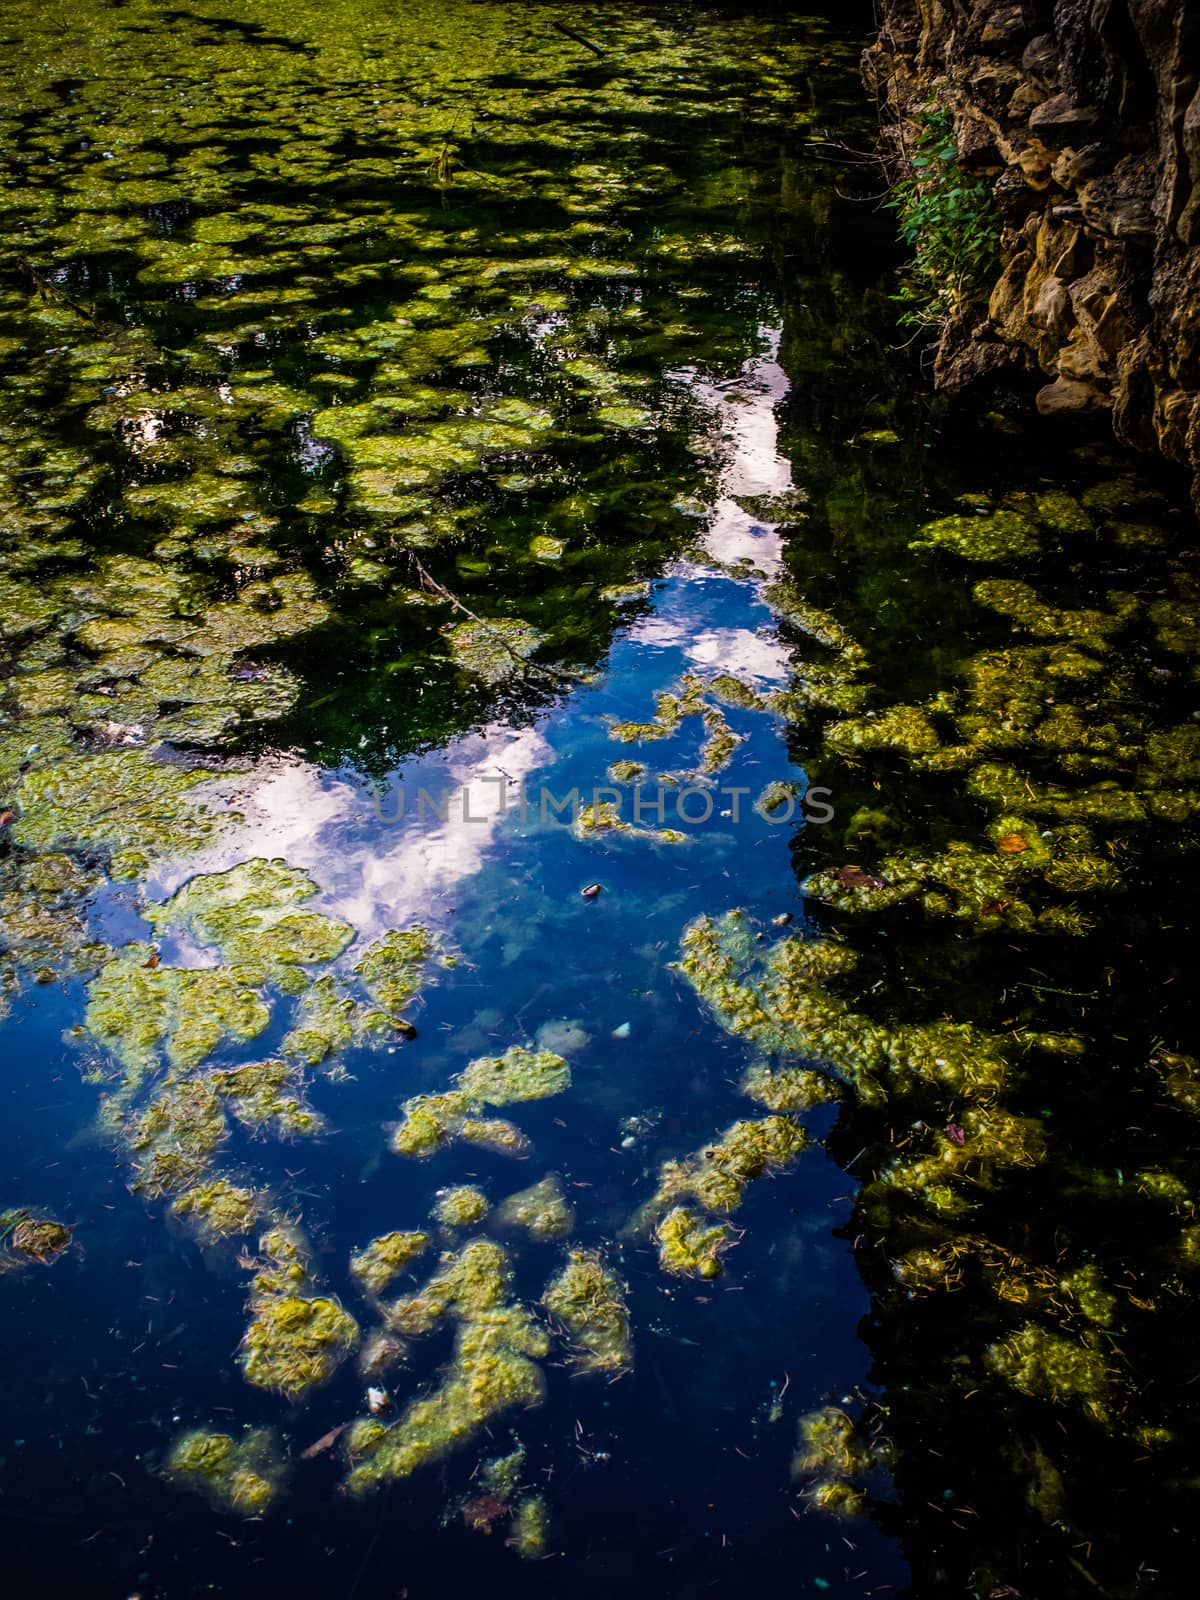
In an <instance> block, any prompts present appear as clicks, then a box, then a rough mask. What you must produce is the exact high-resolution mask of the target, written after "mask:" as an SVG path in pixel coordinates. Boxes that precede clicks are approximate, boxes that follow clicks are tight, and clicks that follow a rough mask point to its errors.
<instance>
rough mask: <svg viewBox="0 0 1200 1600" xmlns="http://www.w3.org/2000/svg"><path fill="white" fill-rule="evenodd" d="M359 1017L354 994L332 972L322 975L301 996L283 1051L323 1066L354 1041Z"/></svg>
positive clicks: (282, 1046) (282, 1047)
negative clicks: (333, 976) (332, 975)
mask: <svg viewBox="0 0 1200 1600" xmlns="http://www.w3.org/2000/svg"><path fill="white" fill-rule="evenodd" d="M358 1021H359V1018H358V1014H357V1007H356V1006H355V1003H354V1000H353V998H352V997H351V996H350V995H348V994H346V993H345V992H344V991H343V990H342V989H341V988H340V987H339V986H338V984H337V982H336V981H335V979H334V978H332V977H330V976H328V975H327V976H325V977H324V978H318V979H317V981H316V982H315V983H311V984H309V986H308V988H307V989H305V991H304V993H303V994H302V995H301V996H300V1001H299V1004H298V1005H297V1007H296V1015H295V1018H294V1020H293V1022H292V1026H291V1027H290V1028H289V1029H288V1031H287V1034H286V1036H285V1037H284V1040H283V1043H282V1044H281V1045H280V1046H279V1049H280V1052H281V1054H283V1055H285V1056H292V1057H294V1058H296V1059H297V1060H299V1061H303V1062H305V1063H306V1064H307V1065H308V1066H310V1067H316V1066H319V1065H320V1063H321V1062H322V1061H324V1060H326V1058H327V1057H329V1056H331V1055H333V1054H334V1053H335V1052H336V1051H338V1050H344V1049H345V1048H346V1046H347V1045H349V1044H352V1043H353V1042H354V1038H355V1029H356V1024H357V1023H358Z"/></svg>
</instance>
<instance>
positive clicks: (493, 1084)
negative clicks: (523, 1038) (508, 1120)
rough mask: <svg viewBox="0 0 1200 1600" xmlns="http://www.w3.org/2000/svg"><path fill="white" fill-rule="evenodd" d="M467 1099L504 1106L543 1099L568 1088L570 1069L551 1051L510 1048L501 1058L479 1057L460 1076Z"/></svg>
mask: <svg viewBox="0 0 1200 1600" xmlns="http://www.w3.org/2000/svg"><path fill="white" fill-rule="evenodd" d="M458 1081H459V1084H460V1086H461V1089H462V1092H463V1093H464V1094H465V1095H466V1096H467V1098H468V1099H469V1100H473V1101H479V1102H481V1103H482V1104H484V1105H491V1106H506V1105H511V1104H514V1103H516V1102H519V1101H522V1100H545V1099H548V1098H549V1097H550V1096H551V1095H556V1094H562V1093H563V1091H564V1090H565V1089H569V1088H570V1086H571V1069H570V1067H569V1066H568V1065H567V1063H566V1062H565V1061H564V1060H563V1058H562V1056H558V1055H555V1054H554V1052H553V1051H552V1050H527V1049H526V1048H525V1047H524V1046H523V1045H519V1044H514V1045H511V1046H510V1047H509V1048H508V1049H507V1050H506V1051H505V1052H504V1054H503V1055H502V1056H480V1057H478V1058H477V1059H476V1060H474V1061H472V1062H471V1064H470V1065H469V1066H468V1067H467V1069H466V1071H465V1072H463V1073H462V1074H461V1076H460V1077H459V1080H458Z"/></svg>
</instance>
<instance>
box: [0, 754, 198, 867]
mask: <svg viewBox="0 0 1200 1600" xmlns="http://www.w3.org/2000/svg"><path fill="white" fill-rule="evenodd" d="M216 776H217V774H215V773H213V772H211V771H209V770H207V769H205V768H202V767H198V768H190V769H189V768H187V767H182V766H175V765H173V764H168V763H166V762H163V761H158V760H156V759H155V758H154V756H153V755H152V754H151V753H150V752H149V751H148V750H143V749H137V748H129V749H120V750H102V751H98V752H95V753H87V752H83V751H71V752H70V753H69V755H68V756H67V758H66V759H64V760H61V761H56V762H54V763H53V764H50V765H46V766H44V767H35V768H34V769H33V770H32V771H31V772H28V773H26V774H25V775H24V777H22V778H21V780H20V783H19V785H18V787H17V789H16V794H15V798H16V799H17V800H18V801H19V803H20V815H19V817H18V818H17V819H16V820H15V821H14V822H13V824H12V828H11V831H12V837H13V840H14V842H16V843H19V844H23V845H27V846H29V847H30V848H31V849H34V850H38V851H45V850H49V849H51V848H53V847H54V846H55V845H56V844H59V843H64V844H77V845H78V844H88V845H107V846H110V847H112V848H113V849H120V850H125V851H129V850H141V851H145V852H148V853H153V854H161V853H164V852H175V851H180V850H193V849H196V848H198V847H199V846H200V845H201V844H204V843H206V842H207V840H208V839H209V838H210V837H211V836H212V834H213V833H214V832H215V831H216V830H217V828H219V827H220V826H221V822H222V818H221V817H220V814H219V813H216V814H210V813H209V812H208V811H207V810H205V809H204V807H203V805H202V804H200V803H199V797H198V796H197V794H196V792H195V791H196V789H197V788H198V786H199V785H201V784H204V783H212V781H213V780H214V778H215V777H216ZM225 776H228V774H225Z"/></svg>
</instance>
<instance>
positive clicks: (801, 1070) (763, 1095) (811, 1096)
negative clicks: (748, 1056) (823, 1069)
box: [742, 1062, 839, 1111]
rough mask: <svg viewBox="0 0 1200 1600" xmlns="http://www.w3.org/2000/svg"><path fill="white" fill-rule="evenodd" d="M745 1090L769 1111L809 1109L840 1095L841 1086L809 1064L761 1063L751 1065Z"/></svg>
mask: <svg viewBox="0 0 1200 1600" xmlns="http://www.w3.org/2000/svg"><path fill="white" fill-rule="evenodd" d="M742 1093H743V1094H744V1095H748V1096H749V1098H750V1099H751V1100H757V1102H758V1103H759V1105H760V1106H765V1107H766V1108H767V1110H768V1111H807V1110H808V1109H809V1107H810V1106H819V1105H822V1104H824V1103H825V1102H826V1101H829V1100H836V1099H837V1098H838V1096H839V1090H838V1086H837V1085H836V1084H835V1083H832V1082H831V1081H830V1080H829V1079H828V1078H827V1077H825V1075H824V1074H823V1073H820V1072H813V1071H811V1070H810V1069H809V1068H807V1067H776V1068H775V1070H774V1071H772V1070H771V1068H770V1067H767V1066H764V1065H763V1064H762V1063H761V1062H760V1063H756V1064H755V1065H754V1066H752V1067H747V1069H746V1073H745V1076H744V1077H743V1078H742Z"/></svg>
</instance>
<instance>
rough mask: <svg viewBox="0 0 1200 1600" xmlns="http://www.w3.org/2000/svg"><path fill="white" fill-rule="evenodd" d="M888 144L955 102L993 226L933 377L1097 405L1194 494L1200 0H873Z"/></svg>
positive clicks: (872, 66) (1198, 417) (897, 145)
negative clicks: (939, 105)
mask: <svg viewBox="0 0 1200 1600" xmlns="http://www.w3.org/2000/svg"><path fill="white" fill-rule="evenodd" d="M878 16H879V23H880V27H879V34H878V37H877V39H876V41H875V43H874V44H873V45H872V46H871V48H870V49H869V50H868V51H867V52H866V54H865V57H864V70H865V76H866V80H867V83H868V87H869V88H870V89H871V90H872V91H873V92H874V93H875V94H876V96H877V97H878V100H879V105H880V116H881V126H882V128H883V135H884V141H885V152H886V154H887V156H888V159H889V162H890V164H891V165H892V167H893V169H894V170H895V171H896V172H898V173H899V172H902V171H903V170H904V169H905V164H906V157H907V152H908V151H909V150H911V148H912V143H913V139H914V137H915V132H916V127H917V122H916V120H915V119H916V118H917V117H918V116H919V113H920V110H921V108H922V107H925V106H928V105H930V104H931V103H932V102H934V101H936V100H941V101H943V102H944V103H946V104H948V105H949V106H950V107H951V108H952V109H953V111H954V116H955V129H956V135H957V141H958V147H959V153H960V164H961V166H962V167H963V169H964V171H966V172H969V173H972V174H977V175H981V176H984V177H986V178H988V179H989V181H991V182H992V183H993V185H994V189H995V195H996V200H997V204H998V207H999V211H1000V215H1001V219H1002V222H1003V235H1002V244H1001V262H1000V271H999V273H998V276H997V278H996V281H995V283H994V284H993V285H992V286H991V294H990V298H988V299H987V300H986V301H985V300H984V299H983V297H982V296H981V297H980V298H979V300H978V301H976V302H975V303H973V304H969V305H964V306H963V307H961V308H960V310H959V312H958V313H957V314H956V315H954V316H953V317H951V319H950V320H949V322H948V324H947V325H946V326H945V328H944V329H943V331H942V335H941V339H940V342H939V348H938V353H937V359H936V365H935V379H936V382H937V384H938V385H939V387H941V388H944V389H947V390H951V391H953V390H959V389H963V388H966V387H968V386H972V385H976V384H978V383H980V382H981V381H986V380H989V379H995V378H996V377H998V376H1004V375H1009V374H1011V373H1013V372H1014V371H1015V370H1017V369H1019V368H1022V367H1024V368H1026V369H1028V370H1030V371H1032V372H1034V373H1040V374H1041V375H1042V376H1043V377H1044V379H1045V382H1044V383H1043V385H1042V387H1041V388H1040V389H1039V390H1038V393H1037V406H1038V409H1039V411H1041V412H1042V413H1044V414H1046V415H1057V414H1064V413H1088V412H1094V413H1103V412H1108V413H1109V414H1110V415H1111V417H1112V424H1113V428H1114V430H1115V432H1116V434H1117V436H1118V438H1120V439H1121V440H1122V441H1123V442H1125V443H1127V444H1130V445H1133V446H1135V447H1136V448H1138V449H1142V450H1147V451H1151V450H1158V451H1160V452H1161V453H1162V454H1163V455H1164V456H1165V457H1166V458H1167V459H1168V460H1170V461H1173V462H1177V463H1179V464H1181V465H1183V466H1184V467H1186V468H1187V469H1188V470H1189V471H1190V472H1191V474H1192V481H1193V486H1194V492H1195V494H1196V496H1197V501H1198V503H1200V0H1017V3H1013V0H879V7H878Z"/></svg>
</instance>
